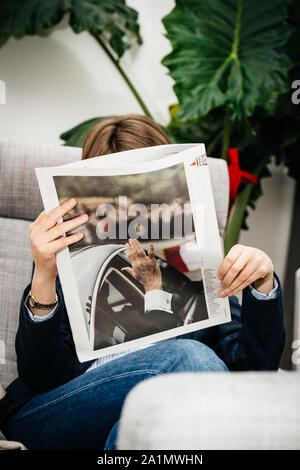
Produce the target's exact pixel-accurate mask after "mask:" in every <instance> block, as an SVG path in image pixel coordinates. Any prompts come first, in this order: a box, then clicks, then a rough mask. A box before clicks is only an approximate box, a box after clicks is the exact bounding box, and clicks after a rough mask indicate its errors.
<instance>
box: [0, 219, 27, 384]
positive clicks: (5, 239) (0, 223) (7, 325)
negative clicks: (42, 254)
mask: <svg viewBox="0 0 300 470" xmlns="http://www.w3.org/2000/svg"><path fill="white" fill-rule="evenodd" d="M29 225H30V222H29V221H27V220H18V219H8V218H3V217H1V218H0V312H1V315H0V341H1V345H2V350H3V349H5V351H4V353H5V354H4V364H1V367H0V383H2V385H4V386H7V385H8V384H9V383H10V382H11V381H12V380H13V379H14V378H15V377H16V375H17V369H16V356H15V336H16V331H17V327H18V322H19V319H18V316H19V305H20V299H21V297H22V294H23V290H24V288H25V286H26V284H28V283H29V282H30V276H31V271H32V258H31V252H30V246H29V237H28V233H29ZM0 360H1V358H0ZM2 362H3V360H2Z"/></svg>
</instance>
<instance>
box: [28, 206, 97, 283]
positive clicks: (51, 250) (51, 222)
mask: <svg viewBox="0 0 300 470" xmlns="http://www.w3.org/2000/svg"><path fill="white" fill-rule="evenodd" d="M76 205H77V201H76V199H69V200H67V201H65V202H63V203H61V204H60V205H59V206H58V207H56V208H55V209H53V210H52V211H51V212H49V213H48V214H46V213H45V211H43V212H42V213H41V214H40V215H39V216H38V217H37V218H36V220H35V221H34V222H33V223H32V224H31V226H30V245H31V251H32V256H33V259H34V262H35V277H36V276H37V274H38V275H39V279H40V280H41V279H43V281H47V280H53V279H55V278H56V276H57V266H56V258H55V255H56V253H57V252H58V251H60V250H62V249H63V248H65V247H66V246H68V245H71V244H73V243H75V242H77V241H79V240H81V239H82V238H83V233H82V232H77V233H74V234H72V235H69V236H67V237H63V235H64V234H65V233H66V232H69V231H71V230H74V229H75V228H77V227H79V226H80V225H82V224H84V223H85V222H87V221H88V218H89V217H88V215H87V214H82V215H80V216H78V217H76V218H74V219H72V220H68V221H66V222H62V223H60V224H57V222H58V220H59V219H60V218H61V217H63V216H64V215H66V214H67V213H68V212H69V211H70V210H71V209H73V208H74V207H75V206H76Z"/></svg>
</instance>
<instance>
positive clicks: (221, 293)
mask: <svg viewBox="0 0 300 470" xmlns="http://www.w3.org/2000/svg"><path fill="white" fill-rule="evenodd" d="M225 294H226V291H225V290H219V292H218V296H219V297H225Z"/></svg>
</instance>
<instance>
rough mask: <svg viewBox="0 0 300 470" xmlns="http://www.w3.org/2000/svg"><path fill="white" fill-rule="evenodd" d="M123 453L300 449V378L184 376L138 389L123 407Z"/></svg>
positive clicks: (120, 437)
mask: <svg viewBox="0 0 300 470" xmlns="http://www.w3.org/2000/svg"><path fill="white" fill-rule="evenodd" d="M117 448H118V449H119V450H124V449H130V450H132V449H138V450H140V449H142V450H157V449H165V450H167V449H172V450H174V449H179V450H180V449H186V450H190V449H192V450H195V449H201V450H209V449H257V450H261V449H274V450H275V449H300V373H298V372H286V373H284V374H278V373H274V372H235V373H234V372H233V373H229V374H228V373H198V374H197V373H193V374H191V373H181V374H168V375H164V376H158V377H153V378H150V379H148V380H145V381H144V382H142V383H140V384H138V385H137V386H136V387H135V388H134V389H133V390H132V391H131V392H130V393H129V394H128V396H127V399H126V401H125V403H124V406H123V410H122V416H121V421H120V427H119V432H118V439H117Z"/></svg>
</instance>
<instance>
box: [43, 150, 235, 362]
mask: <svg viewBox="0 0 300 470" xmlns="http://www.w3.org/2000/svg"><path fill="white" fill-rule="evenodd" d="M208 168H209V159H208V158H207V156H206V152H205V146H204V145H203V144H181V145H164V146H157V147H149V148H145V149H136V150H130V151H126V152H120V153H117V154H111V155H106V156H101V157H96V158H92V159H89V160H83V161H79V162H74V163H73V164H69V165H64V166H60V167H51V168H37V169H36V175H37V178H38V183H39V187H40V191H41V195H42V199H43V203H44V207H45V210H46V212H49V211H50V210H52V209H53V208H54V207H56V206H57V205H58V204H59V203H61V202H62V201H64V200H66V199H68V198H70V197H75V198H76V199H77V201H78V204H77V206H76V207H75V208H74V209H73V210H72V212H71V213H69V214H68V215H67V216H66V218H64V220H66V219H67V218H72V217H76V216H78V215H80V214H81V213H88V215H89V221H88V223H87V224H86V225H85V226H81V227H79V228H78V229H77V230H78V231H81V232H83V233H84V238H83V239H82V240H81V241H80V242H78V243H76V244H75V245H72V246H70V247H69V248H65V249H64V250H62V251H60V252H59V253H58V254H57V266H58V272H59V277H60V281H61V285H62V289H63V293H64V299H65V303H66V307H67V312H68V316H69V320H70V325H71V329H72V334H73V339H74V343H75V347H76V352H77V355H78V357H79V360H80V361H82V362H83V361H87V360H90V359H96V358H99V357H102V356H106V355H110V354H112V353H114V352H116V353H117V352H120V351H124V350H128V349H130V348H133V347H137V346H138V347H140V346H147V345H149V344H152V343H154V342H157V341H161V340H164V339H166V338H172V337H175V336H178V335H182V334H184V333H188V332H191V331H195V330H200V329H203V328H207V327H210V326H213V325H218V324H221V323H226V322H228V321H230V320H231V317H230V309H229V302H228V298H220V297H218V295H217V293H218V290H219V289H220V281H219V280H218V278H217V272H218V269H219V266H220V264H221V262H222V260H223V251H222V245H221V240H220V236H219V230H218V225H217V218H216V211H215V206H214V200H213V193H212V187H211V181H210V176H209V169H208ZM129 240H130V242H129V245H128V241H129ZM131 240H137V241H138V242H135V241H134V242H133V245H132V246H134V247H135V248H133V249H136V250H137V252H138V255H139V256H141V259H142V261H141V259H140V258H139V260H140V261H141V262H146V261H147V260H148V259H149V257H151V256H152V253H150V252H149V250H150V251H151V250H152V248H151V245H152V247H153V248H154V254H155V269H157V270H158V271H157V272H159V273H160V274H159V275H160V276H161V279H162V286H161V288H160V289H154V290H152V291H151V290H150V291H148V292H145V288H144V285H143V282H142V281H141V279H140V278H138V277H137V276H136V275H135V272H134V269H133V264H132V261H131V260H132V258H131V257H130V255H129V251H128V246H129V247H130V243H131ZM150 244H151V245H150Z"/></svg>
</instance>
